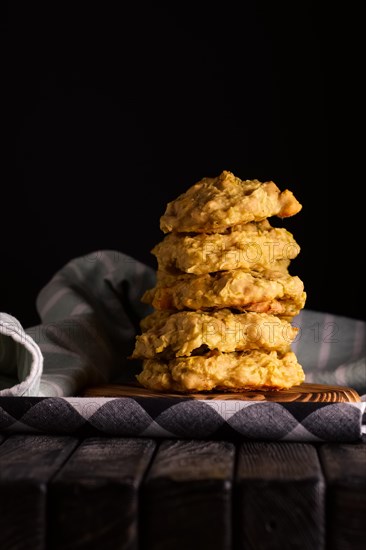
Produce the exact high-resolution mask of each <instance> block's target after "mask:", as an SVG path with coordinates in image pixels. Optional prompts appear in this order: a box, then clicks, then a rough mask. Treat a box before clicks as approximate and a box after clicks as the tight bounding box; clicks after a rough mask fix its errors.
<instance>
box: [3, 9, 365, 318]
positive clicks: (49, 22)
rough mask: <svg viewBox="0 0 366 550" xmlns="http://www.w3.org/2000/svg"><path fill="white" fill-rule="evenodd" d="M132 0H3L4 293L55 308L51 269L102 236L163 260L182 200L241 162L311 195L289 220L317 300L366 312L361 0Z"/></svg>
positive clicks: (106, 244)
mask: <svg viewBox="0 0 366 550" xmlns="http://www.w3.org/2000/svg"><path fill="white" fill-rule="evenodd" d="M233 4H234V3H233ZM319 5H320V7H319ZM123 6H125V4H124V3H122V2H115V3H107V2H106V3H102V2H99V3H97V4H95V3H92V2H85V3H81V2H70V3H67V2H57V3H56V2H47V3H37V2H35V3H34V2H23V3H22V2H9V4H8V10H7V13H5V11H4V13H3V16H2V18H1V31H2V33H1V40H2V43H1V48H2V52H3V56H2V57H3V65H2V90H3V94H4V95H3V100H2V120H3V123H2V125H1V128H2V133H3V146H2V153H3V161H2V172H3V176H2V178H1V180H2V183H1V188H2V198H1V225H2V242H1V250H2V254H1V286H0V311H7V312H8V313H11V314H13V315H15V316H16V317H18V318H19V320H20V321H21V322H22V323H23V325H24V326H29V325H31V324H33V323H36V322H38V316H37V313H36V310H35V298H36V295H37V293H38V291H39V290H40V289H41V287H42V286H43V285H44V284H45V283H46V282H47V281H48V280H49V278H50V277H51V276H52V275H53V274H54V273H55V271H57V270H58V269H59V268H60V267H62V266H63V265H64V264H65V263H66V262H67V261H69V260H70V259H71V258H73V257H76V256H79V255H82V254H85V253H88V252H92V251H95V250H98V249H114V250H120V251H122V252H125V253H127V254H130V255H132V256H134V257H135V258H137V259H139V260H141V261H143V262H145V263H148V264H149V265H151V266H153V267H155V261H154V257H153V256H152V255H151V254H150V249H151V248H152V247H153V245H154V244H155V243H157V242H158V241H160V240H161V238H162V236H163V235H162V233H161V232H160V230H159V217H160V216H161V214H162V213H163V212H164V209H165V205H166V203H167V202H168V201H169V200H172V199H174V198H175V197H176V196H177V195H178V194H179V193H181V192H183V191H185V190H186V189H187V188H188V187H189V186H191V185H192V184H193V183H195V182H196V181H197V180H199V179H200V178H202V177H203V176H216V175H218V174H219V173H220V172H221V171H222V170H223V169H226V170H230V171H232V172H234V174H235V175H237V176H239V177H241V178H242V179H252V178H257V179H260V180H262V181H266V180H270V179H271V180H273V181H275V182H276V183H277V185H278V186H279V187H280V188H281V189H285V188H288V189H290V190H292V191H293V192H294V194H295V196H296V197H297V198H298V199H299V200H300V202H301V203H302V204H303V209H302V211H301V212H300V213H299V214H298V215H297V216H294V217H293V218H290V219H287V220H283V222H281V224H282V225H283V226H285V227H286V228H288V229H289V230H290V231H292V233H293V234H294V236H295V238H296V240H297V242H298V243H299V244H300V246H301V253H300V256H299V257H298V258H297V259H296V260H295V261H293V262H292V264H291V268H290V272H291V273H292V274H293V275H295V274H296V275H299V276H300V277H301V278H302V279H303V281H304V284H305V289H306V291H307V294H308V299H307V304H306V307H308V308H312V309H316V310H319V311H329V312H332V313H335V314H340V315H347V316H353V317H357V318H364V302H365V300H364V289H363V278H364V277H363V272H362V267H361V263H362V264H363V261H364V255H365V252H364V233H363V217H364V212H363V211H364V206H363V203H364V200H363V195H361V194H362V193H363V186H364V183H363V182H364V174H365V170H364V167H363V158H362V157H363V155H364V153H363V150H362V146H361V144H362V133H363V132H364V130H363V125H362V123H361V113H362V111H363V109H364V105H363V102H362V101H361V93H360V91H359V90H360V86H361V85H360V80H361V77H362V76H361V75H362V71H363V68H362V67H363V55H362V51H363V49H362V47H361V46H362V44H361V42H362V39H361V37H362V32H363V31H362V29H361V22H362V17H361V4H360V5H359V9H358V8H356V7H355V6H357V4H352V3H349V4H348V7H347V10H345V8H342V9H341V8H338V9H337V8H335V7H334V5H333V3H329V4H328V3H323V2H286V3H284V2H282V3H281V2H261V1H251V2H238V3H235V7H233V5H232V4H230V3H229V2H228V3H225V4H224V3H218V4H217V5H216V4H215V5H213V4H212V3H204V2H202V3H196V7H195V8H192V7H189V8H188V7H187V5H186V3H174V2H170V3H162V2H145V3H139V2H136V3H134V4H133V6H131V5H128V7H123ZM126 6H127V3H126ZM197 6H199V8H198V7H197ZM359 134H361V138H360V137H358V136H359ZM358 144H360V145H358ZM277 225H278V224H277Z"/></svg>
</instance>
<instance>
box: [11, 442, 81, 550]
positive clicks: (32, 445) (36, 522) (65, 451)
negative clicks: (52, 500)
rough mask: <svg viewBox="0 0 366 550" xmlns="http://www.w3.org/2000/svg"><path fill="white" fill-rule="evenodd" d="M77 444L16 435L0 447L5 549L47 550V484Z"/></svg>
mask: <svg viewBox="0 0 366 550" xmlns="http://www.w3.org/2000/svg"><path fill="white" fill-rule="evenodd" d="M76 445H77V440H76V439H75V438H71V437H59V436H45V435H36V436H33V435H15V436H12V437H9V438H8V439H6V440H5V441H4V442H3V443H2V445H0V547H1V550H23V549H25V550H29V549H30V548H31V549H32V550H39V549H44V548H46V546H45V532H46V484H47V482H48V481H49V479H50V478H51V477H52V476H53V475H54V474H55V472H56V471H57V470H58V469H59V468H60V466H61V465H62V464H63V462H64V461H65V460H67V458H68V456H69V455H70V454H71V452H72V451H73V449H74V448H75V446H76Z"/></svg>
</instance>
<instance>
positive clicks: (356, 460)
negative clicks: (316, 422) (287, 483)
mask: <svg viewBox="0 0 366 550" xmlns="http://www.w3.org/2000/svg"><path fill="white" fill-rule="evenodd" d="M319 454H320V460H321V463H322V466H323V470H324V475H325V478H326V481H327V535H328V545H329V548H331V549H332V550H350V549H351V550H357V549H358V548H360V549H361V548H365V544H366V443H364V442H363V443H358V444H347V445H345V444H344V445H337V444H326V445H323V446H322V447H321V448H320V449H319Z"/></svg>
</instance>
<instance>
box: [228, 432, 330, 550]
mask: <svg viewBox="0 0 366 550" xmlns="http://www.w3.org/2000/svg"><path fill="white" fill-rule="evenodd" d="M234 509H235V510H234V514H236V515H234V524H235V525H236V531H235V539H236V547H237V548H238V549H241V548H242V549H243V550H258V549H259V548H273V549H275V548H276V549H277V548H278V549H280V548H281V549H284V550H285V549H288V550H293V549H294V548H298V549H300V548H301V549H302V550H314V549H315V548H316V549H317V550H322V549H324V544H325V542H324V538H325V487H324V479H323V475H322V472H321V467H320V463H319V460H318V457H317V452H316V449H315V448H314V447H312V446H311V445H308V444H302V443H285V442H275V443H267V442H252V443H243V444H242V445H241V447H240V448H239V456H238V466H237V477H236V502H235V504H234Z"/></svg>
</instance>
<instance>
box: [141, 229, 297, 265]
mask: <svg viewBox="0 0 366 550" xmlns="http://www.w3.org/2000/svg"><path fill="white" fill-rule="evenodd" d="M299 252H300V247H299V245H298V244H297V243H296V241H295V239H294V238H293V236H292V234H291V233H290V232H289V231H287V230H286V229H283V228H278V227H271V225H270V224H269V223H268V221H267V220H265V221H263V222H257V223H255V222H252V223H247V224H245V225H235V226H233V227H231V228H229V229H227V230H226V231H225V233H212V234H209V235H207V234H205V233H203V234H202V233H201V234H196V235H185V234H181V233H170V234H169V235H166V236H165V238H164V239H163V240H162V241H161V242H160V243H158V244H157V245H156V246H155V247H154V248H153V249H152V253H153V254H154V255H155V256H156V259H157V261H158V267H159V269H160V270H162V271H169V272H173V273H174V272H177V271H181V272H185V273H194V274H195V275H202V274H204V273H210V272H214V271H222V270H228V269H238V268H240V269H246V270H254V271H262V270H264V269H269V268H273V267H274V266H275V264H276V262H278V261H282V262H283V264H284V265H285V266H286V267H288V265H289V263H290V260H293V259H294V258H296V256H297V255H298V254H299Z"/></svg>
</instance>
